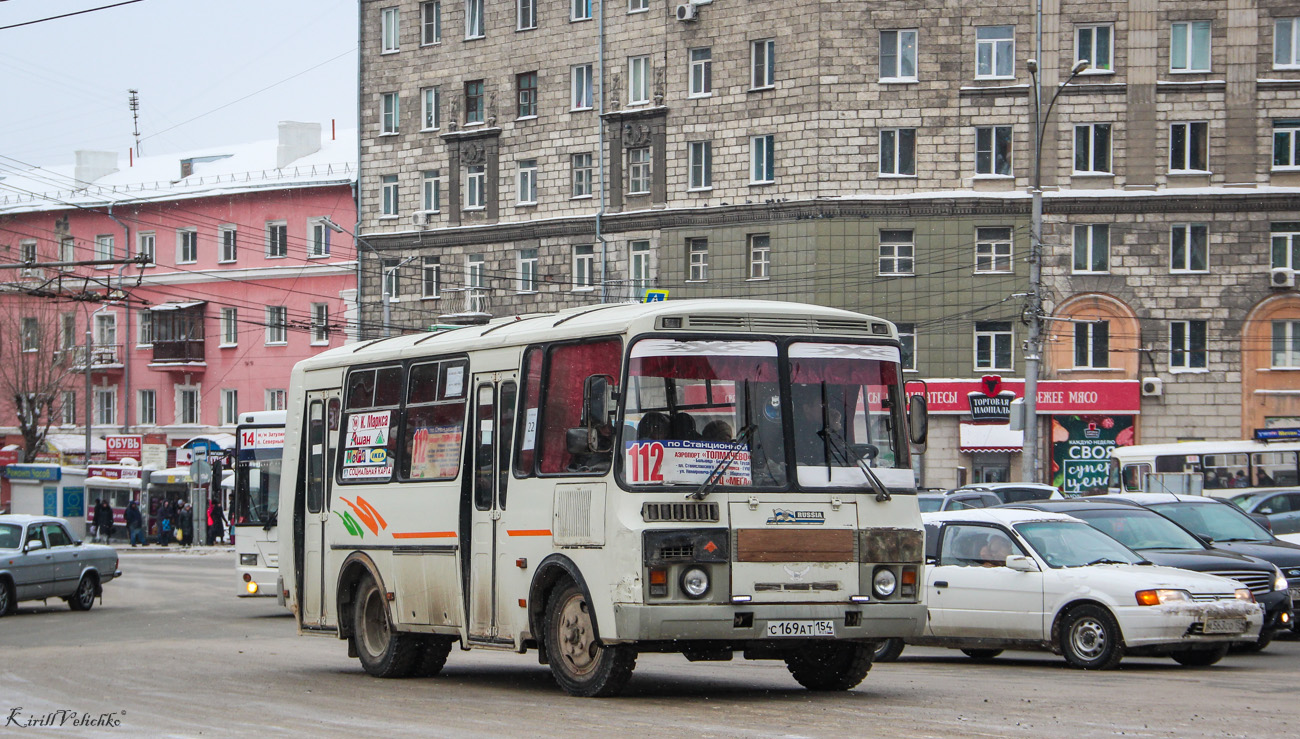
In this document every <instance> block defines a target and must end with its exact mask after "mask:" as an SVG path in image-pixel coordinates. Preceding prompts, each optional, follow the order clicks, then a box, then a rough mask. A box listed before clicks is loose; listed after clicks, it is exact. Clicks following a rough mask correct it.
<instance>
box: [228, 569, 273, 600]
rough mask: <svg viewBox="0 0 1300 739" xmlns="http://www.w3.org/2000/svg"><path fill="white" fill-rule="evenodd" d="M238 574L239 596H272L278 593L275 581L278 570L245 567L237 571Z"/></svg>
mask: <svg viewBox="0 0 1300 739" xmlns="http://www.w3.org/2000/svg"><path fill="white" fill-rule="evenodd" d="M237 574H238V576H239V597H241V598H274V597H276V596H277V595H278V593H277V586H276V581H277V580H278V578H279V576H280V571H279V570H272V569H266V568H264V567H245V568H243V569H241V570H238V571H237Z"/></svg>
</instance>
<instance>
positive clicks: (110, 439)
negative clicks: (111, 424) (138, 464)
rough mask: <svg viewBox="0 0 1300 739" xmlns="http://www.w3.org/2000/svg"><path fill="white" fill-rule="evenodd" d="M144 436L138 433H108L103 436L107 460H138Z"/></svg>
mask: <svg viewBox="0 0 1300 739" xmlns="http://www.w3.org/2000/svg"><path fill="white" fill-rule="evenodd" d="M143 442H144V438H143V437H142V436H140V435H139V434H108V435H107V436H105V437H104V447H105V448H106V449H107V450H108V451H107V452H106V454H107V456H106V457H105V459H107V460H108V461H109V462H120V461H122V460H123V459H134V460H136V461H139V460H140V452H141V450H142V448H143Z"/></svg>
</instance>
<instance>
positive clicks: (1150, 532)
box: [1070, 508, 1205, 551]
mask: <svg viewBox="0 0 1300 739" xmlns="http://www.w3.org/2000/svg"><path fill="white" fill-rule="evenodd" d="M1070 515H1071V516H1074V517H1075V518H1082V519H1083V520H1084V521H1087V522H1088V525H1090V526H1092V527H1093V528H1094V529H1097V530H1098V531H1100V532H1102V533H1103V534H1106V535H1107V536H1109V537H1111V538H1112V539H1115V540H1116V541H1118V542H1119V543H1121V544H1123V545H1124V546H1126V547H1128V548H1129V549H1133V550H1136V551H1142V550H1144V549H1204V548H1205V547H1204V545H1203V544H1201V542H1200V541H1199V540H1198V539H1197V538H1196V537H1195V536H1192V535H1191V534H1189V533H1188V532H1187V530H1186V529H1183V528H1180V527H1179V526H1178V524H1176V523H1174V522H1173V521H1170V520H1169V519H1167V518H1165V517H1164V516H1161V515H1160V514H1159V513H1152V512H1151V511H1143V510H1138V509H1136V508H1135V509H1133V510H1125V511H1104V510H1101V511H1088V510H1083V511H1070Z"/></svg>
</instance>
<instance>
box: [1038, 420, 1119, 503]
mask: <svg viewBox="0 0 1300 739" xmlns="http://www.w3.org/2000/svg"><path fill="white" fill-rule="evenodd" d="M1132 444H1133V417H1132V416H1103V415H1088V416H1082V415H1081V416H1053V417H1052V484H1053V485H1055V486H1056V487H1058V488H1060V489H1061V492H1063V493H1065V494H1066V495H1072V494H1073V495H1082V494H1087V493H1097V492H1105V491H1106V485H1107V481H1108V479H1109V476H1110V455H1111V453H1112V452H1113V451H1114V450H1115V447H1117V446H1131V445H1132Z"/></svg>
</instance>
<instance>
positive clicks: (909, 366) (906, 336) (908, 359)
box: [894, 323, 916, 370]
mask: <svg viewBox="0 0 1300 739" xmlns="http://www.w3.org/2000/svg"><path fill="white" fill-rule="evenodd" d="M894 325H895V326H896V327H897V328H898V341H899V343H900V344H902V345H903V346H902V353H903V356H902V362H901V363H900V364H902V367H903V369H905V370H914V369H916V324H915V323H897V324H894Z"/></svg>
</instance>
